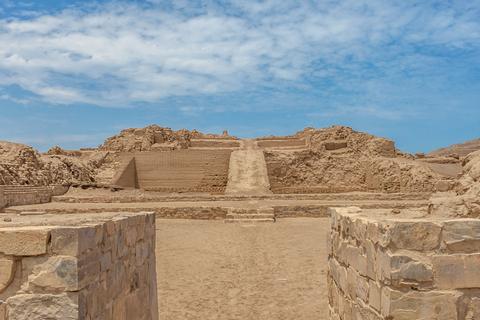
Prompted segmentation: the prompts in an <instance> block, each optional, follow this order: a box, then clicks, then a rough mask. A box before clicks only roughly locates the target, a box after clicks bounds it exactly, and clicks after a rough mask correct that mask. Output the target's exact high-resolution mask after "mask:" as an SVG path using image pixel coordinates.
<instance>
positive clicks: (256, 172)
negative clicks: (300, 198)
mask: <svg viewBox="0 0 480 320" xmlns="http://www.w3.org/2000/svg"><path fill="white" fill-rule="evenodd" d="M225 193H226V194H270V193H272V192H271V191H270V183H269V181H268V173H267V164H266V162H265V157H264V155H263V150H262V149H259V148H258V146H257V144H256V142H255V141H253V140H242V141H241V150H236V151H233V152H232V155H231V157H230V167H229V171H228V184H227V189H226V191H225Z"/></svg>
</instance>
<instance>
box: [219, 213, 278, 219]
mask: <svg viewBox="0 0 480 320" xmlns="http://www.w3.org/2000/svg"><path fill="white" fill-rule="evenodd" d="M273 218H275V215H274V214H268V213H244V214H236V213H228V214H227V219H273Z"/></svg>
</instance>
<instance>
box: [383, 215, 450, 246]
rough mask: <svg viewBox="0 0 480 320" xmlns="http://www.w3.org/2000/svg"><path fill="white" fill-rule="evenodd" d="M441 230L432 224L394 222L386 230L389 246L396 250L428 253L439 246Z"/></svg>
mask: <svg viewBox="0 0 480 320" xmlns="http://www.w3.org/2000/svg"><path fill="white" fill-rule="evenodd" d="M441 231H442V228H441V227H440V226H439V225H438V224H436V223H433V222H429V221H421V220H419V221H415V222H400V221H398V222H395V223H394V224H393V227H391V228H390V229H389V230H388V234H389V238H390V245H393V246H395V248H398V249H406V250H417V251H428V250H433V249H436V248H437V247H438V246H439V244H440V232H441Z"/></svg>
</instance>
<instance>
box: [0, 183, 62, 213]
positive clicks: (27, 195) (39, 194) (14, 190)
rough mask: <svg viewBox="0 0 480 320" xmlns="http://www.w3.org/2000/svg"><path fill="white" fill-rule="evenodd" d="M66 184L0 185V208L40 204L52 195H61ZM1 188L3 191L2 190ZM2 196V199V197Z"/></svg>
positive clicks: (49, 199) (48, 200) (48, 199)
mask: <svg viewBox="0 0 480 320" xmlns="http://www.w3.org/2000/svg"><path fill="white" fill-rule="evenodd" d="M68 188H69V187H68V186H63V185H52V186H14V185H12V186H10V185H8V186H0V194H2V195H0V208H2V204H3V207H10V206H22V205H28V204H40V203H47V202H50V201H51V199H52V196H59V195H63V194H65V193H66V192H67V191H68ZM2 190H3V192H2ZM2 198H3V199H2Z"/></svg>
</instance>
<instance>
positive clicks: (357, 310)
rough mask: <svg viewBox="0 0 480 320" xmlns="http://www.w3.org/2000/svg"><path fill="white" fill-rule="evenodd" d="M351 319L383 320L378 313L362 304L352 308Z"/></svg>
mask: <svg viewBox="0 0 480 320" xmlns="http://www.w3.org/2000/svg"><path fill="white" fill-rule="evenodd" d="M351 319H359V320H383V318H382V317H381V316H380V314H379V313H378V312H376V311H375V310H374V309H372V308H371V307H370V306H368V305H367V304H365V303H363V302H361V301H360V302H359V303H358V304H355V305H354V307H353V314H352V318H351Z"/></svg>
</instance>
